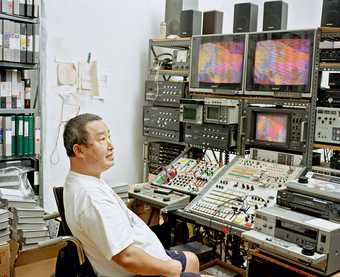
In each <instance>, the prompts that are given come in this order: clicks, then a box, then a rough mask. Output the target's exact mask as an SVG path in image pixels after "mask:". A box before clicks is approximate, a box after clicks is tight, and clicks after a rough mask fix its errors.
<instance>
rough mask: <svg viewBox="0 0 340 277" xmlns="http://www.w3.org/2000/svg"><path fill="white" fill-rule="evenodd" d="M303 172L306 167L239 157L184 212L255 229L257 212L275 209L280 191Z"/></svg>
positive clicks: (220, 171)
mask: <svg viewBox="0 0 340 277" xmlns="http://www.w3.org/2000/svg"><path fill="white" fill-rule="evenodd" d="M304 170H305V169H304V168H303V167H297V166H288V165H282V164H276V163H270V162H263V161H257V160H252V159H245V158H241V157H236V158H235V159H234V160H233V161H232V162H231V163H230V165H228V166H224V167H222V168H221V169H220V170H219V171H218V172H217V173H216V174H215V176H214V177H213V178H212V179H211V180H210V181H209V182H208V184H207V185H206V186H205V188H204V189H203V190H202V192H201V193H200V194H199V195H198V196H197V197H196V198H195V199H194V200H193V201H192V202H191V203H190V204H189V205H188V206H187V207H186V208H185V211H186V212H189V213H192V214H197V215H200V216H204V217H205V218H209V219H210V220H214V221H217V222H221V223H228V224H231V225H235V226H237V227H241V228H243V229H252V228H253V223H254V214H255V211H256V210H257V209H260V208H262V207H270V206H273V205H274V204H275V200H276V194H277V191H278V190H279V189H281V188H285V185H286V183H287V182H288V181H290V180H293V179H296V178H298V177H299V176H300V175H301V174H302V173H303V172H304Z"/></svg>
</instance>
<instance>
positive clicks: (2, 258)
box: [0, 243, 10, 277]
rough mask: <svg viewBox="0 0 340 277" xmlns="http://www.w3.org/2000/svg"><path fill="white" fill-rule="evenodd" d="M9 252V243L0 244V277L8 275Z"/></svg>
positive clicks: (7, 276)
mask: <svg viewBox="0 0 340 277" xmlns="http://www.w3.org/2000/svg"><path fill="white" fill-rule="evenodd" d="M9 257H10V252H9V244H8V243H6V244H2V245H0V277H9V276H10V275H9V272H10V271H9V268H10V266H9V265H10V260H9Z"/></svg>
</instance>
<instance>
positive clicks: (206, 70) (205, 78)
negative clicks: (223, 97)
mask: <svg viewBox="0 0 340 277" xmlns="http://www.w3.org/2000/svg"><path fill="white" fill-rule="evenodd" d="M243 52H244V42H243V41H221V42H206V43H202V44H201V45H200V49H199V56H198V81H199V82H200V83H213V84H237V83H240V82H241V80H242V72H243V70H242V69H243Z"/></svg>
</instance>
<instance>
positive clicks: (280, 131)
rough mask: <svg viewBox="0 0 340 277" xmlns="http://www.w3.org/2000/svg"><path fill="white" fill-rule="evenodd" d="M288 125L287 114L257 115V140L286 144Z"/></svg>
mask: <svg viewBox="0 0 340 277" xmlns="http://www.w3.org/2000/svg"><path fill="white" fill-rule="evenodd" d="M287 123H288V115H287V114H273V113H257V114H256V127H255V140H257V141H263V142H270V143H282V144H286V143H287Z"/></svg>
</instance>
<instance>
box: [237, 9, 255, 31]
mask: <svg viewBox="0 0 340 277" xmlns="http://www.w3.org/2000/svg"><path fill="white" fill-rule="evenodd" d="M257 14H258V6H257V5H256V4H253V3H240V4H235V6H234V28H233V32H234V33H243V32H256V31H257Z"/></svg>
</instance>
